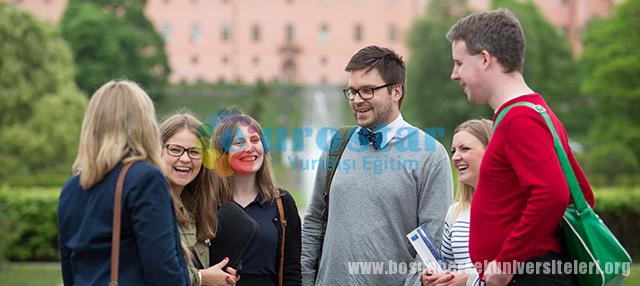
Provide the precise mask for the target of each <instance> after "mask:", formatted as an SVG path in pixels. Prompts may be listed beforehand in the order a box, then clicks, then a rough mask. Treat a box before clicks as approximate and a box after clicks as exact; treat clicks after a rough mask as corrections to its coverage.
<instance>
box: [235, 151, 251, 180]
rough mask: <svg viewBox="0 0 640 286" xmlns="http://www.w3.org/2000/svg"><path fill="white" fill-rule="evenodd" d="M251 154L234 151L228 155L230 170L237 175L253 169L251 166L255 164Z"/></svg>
mask: <svg viewBox="0 0 640 286" xmlns="http://www.w3.org/2000/svg"><path fill="white" fill-rule="evenodd" d="M253 158H255V157H253V156H251V155H248V154H246V153H244V152H236V153H233V154H231V156H230V157H229V165H230V166H231V170H233V172H234V173H236V174H238V175H245V174H248V173H251V172H252V171H253V166H254V165H255V164H256V160H254V159H253Z"/></svg>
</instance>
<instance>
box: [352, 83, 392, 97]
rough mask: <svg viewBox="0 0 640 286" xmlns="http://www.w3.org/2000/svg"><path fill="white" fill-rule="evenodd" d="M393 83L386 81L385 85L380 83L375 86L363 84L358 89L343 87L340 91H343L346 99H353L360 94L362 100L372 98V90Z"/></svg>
mask: <svg viewBox="0 0 640 286" xmlns="http://www.w3.org/2000/svg"><path fill="white" fill-rule="evenodd" d="M394 84H395V83H387V84H385V85H381V86H376V87H369V86H365V87H362V88H359V89H353V88H345V89H343V90H342V93H344V97H346V98H347V99H348V100H354V99H356V95H358V94H359V95H360V98H362V99H363V100H369V99H372V98H373V92H374V91H376V90H378V89H381V88H383V87H388V86H392V85H394Z"/></svg>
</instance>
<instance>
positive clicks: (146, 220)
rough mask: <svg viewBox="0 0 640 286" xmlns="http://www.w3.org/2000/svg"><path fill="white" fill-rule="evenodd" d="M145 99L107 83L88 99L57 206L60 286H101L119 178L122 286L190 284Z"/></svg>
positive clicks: (134, 89) (131, 88) (132, 88)
mask: <svg viewBox="0 0 640 286" xmlns="http://www.w3.org/2000/svg"><path fill="white" fill-rule="evenodd" d="M160 151H161V150H160V136H159V132H158V125H157V123H156V117H155V110H154V107H153V103H152V102H151V99H149V97H148V96H147V94H146V93H145V92H144V91H143V90H142V89H141V88H140V87H139V86H138V85H136V84H135V83H133V82H130V81H110V82H108V83H106V84H104V85H103V86H102V87H100V89H98V90H97V91H96V92H95V93H94V94H93V96H92V98H91V100H90V101H89V106H88V108H87V112H86V113H85V116H84V120H83V122H82V129H81V132H80V147H79V149H78V155H77V157H76V160H75V162H74V164H73V171H74V173H75V174H76V175H74V176H73V177H71V178H70V179H68V180H67V181H66V182H65V184H64V186H63V188H62V192H61V194H60V201H59V203H58V211H57V212H58V226H59V239H60V261H61V264H62V277H63V281H64V284H65V285H107V284H108V283H109V281H110V278H109V276H110V270H111V267H110V264H111V248H112V245H111V236H112V223H113V211H114V190H115V188H116V179H117V177H118V175H119V173H120V170H121V169H122V168H123V165H124V164H127V163H130V162H134V161H135V162H134V163H133V164H132V165H131V166H130V169H129V170H128V172H127V173H126V176H125V179H124V187H123V189H122V218H121V234H120V259H119V267H118V271H119V276H118V282H119V284H120V285H154V286H156V285H167V286H169V285H171V286H175V285H189V279H188V276H187V271H186V269H187V268H186V265H185V260H184V255H183V252H182V249H181V245H180V237H179V233H178V228H177V226H176V218H175V215H174V212H173V206H172V201H171V195H170V194H169V186H168V184H167V180H166V178H165V177H164V174H163V172H162V170H163V169H164V162H163V161H162V158H161V157H160V154H161V153H160Z"/></svg>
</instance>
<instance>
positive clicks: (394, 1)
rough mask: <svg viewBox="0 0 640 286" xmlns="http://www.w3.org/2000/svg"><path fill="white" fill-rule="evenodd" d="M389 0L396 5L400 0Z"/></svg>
mask: <svg viewBox="0 0 640 286" xmlns="http://www.w3.org/2000/svg"><path fill="white" fill-rule="evenodd" d="M387 1H388V2H389V4H390V5H396V3H398V0H387Z"/></svg>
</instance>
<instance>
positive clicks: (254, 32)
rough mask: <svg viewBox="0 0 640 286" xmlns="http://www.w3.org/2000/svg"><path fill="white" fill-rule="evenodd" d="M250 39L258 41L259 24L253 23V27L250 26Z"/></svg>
mask: <svg viewBox="0 0 640 286" xmlns="http://www.w3.org/2000/svg"><path fill="white" fill-rule="evenodd" d="M251 39H253V41H254V42H259V41H260V25H258V24H254V25H253V27H251Z"/></svg>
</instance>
